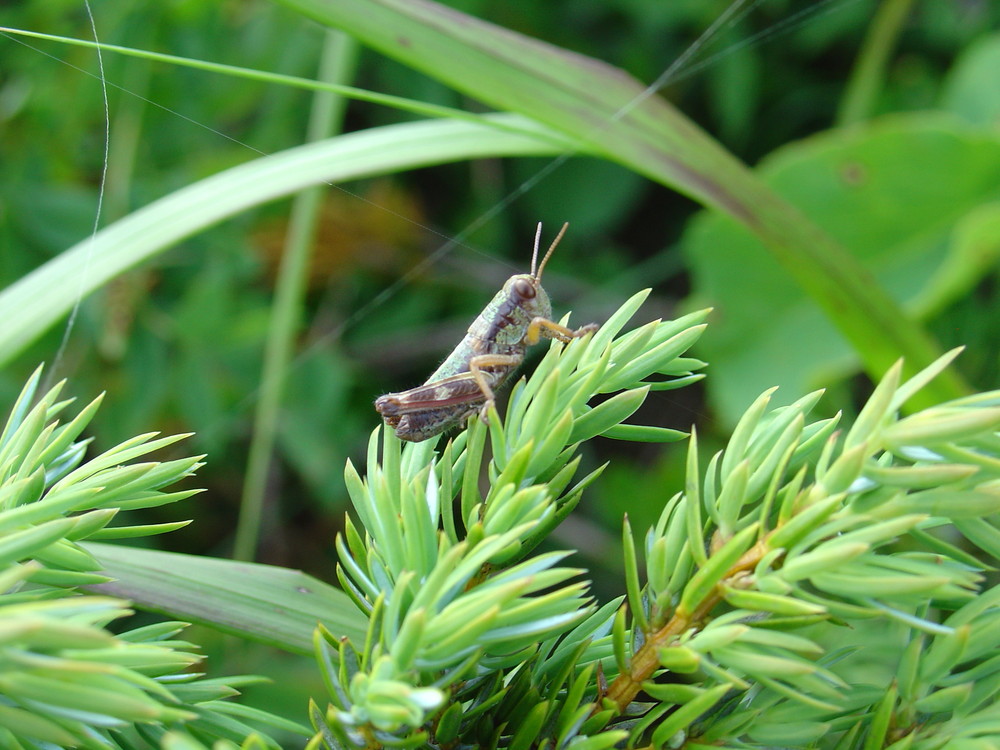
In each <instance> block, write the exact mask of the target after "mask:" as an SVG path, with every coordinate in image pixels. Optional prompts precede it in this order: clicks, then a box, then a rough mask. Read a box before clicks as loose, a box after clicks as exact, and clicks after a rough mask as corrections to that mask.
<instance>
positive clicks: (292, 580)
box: [84, 544, 367, 654]
mask: <svg viewBox="0 0 1000 750" xmlns="http://www.w3.org/2000/svg"><path fill="white" fill-rule="evenodd" d="M84 546H85V547H86V549H87V550H88V551H89V552H91V553H92V554H93V555H94V556H95V557H97V559H98V560H99V561H100V562H101V564H102V565H103V566H104V571H103V572H104V573H106V574H107V575H109V576H112V577H114V578H115V579H117V580H115V581H113V582H112V583H107V584H101V585H99V586H93V587H91V589H92V590H95V591H101V592H102V593H107V594H111V595H114V596H120V597H122V598H125V599H129V600H131V601H132V602H134V603H135V604H136V605H137V606H139V607H141V608H143V609H149V610H152V611H155V612H161V613H164V614H166V615H168V616H170V617H176V618H179V619H182V620H185V621H189V622H197V623H201V624H204V625H208V626H210V627H214V628H216V629H218V630H221V631H223V632H226V633H233V634H235V635H239V636H242V637H246V638H252V639H254V640H258V641H261V642H263V643H268V644H270V645H273V646H277V647H278V648H283V649H286V650H288V651H293V652H295V653H300V654H312V633H313V630H314V629H315V627H316V625H317V624H319V623H320V622H322V623H323V624H324V625H325V626H326V627H327V629H329V630H330V631H331V632H333V633H335V634H337V635H346V636H348V637H349V638H350V639H351V640H352V641H353V642H354V643H363V642H364V635H365V629H366V627H367V623H366V622H365V619H364V617H363V616H362V615H361V613H360V612H359V611H358V610H357V608H356V607H355V606H354V604H353V603H352V602H351V600H350V598H349V597H348V596H347V595H346V594H344V593H343V592H342V591H340V590H339V589H336V588H334V587H333V586H330V585H328V584H326V583H323V582H322V581H319V580H317V579H316V578H313V577H312V576H308V575H306V574H305V573H302V572H301V571H298V570H289V569H287V568H279V567H276V566H273V565H259V564H255V563H243V562H234V561H232V560H220V559H217V558H210V557H197V556H194V555H182V554H177V553H173V552H158V551H155V550H148V549H138V548H135V547H123V546H118V545H111V544H86V545H84Z"/></svg>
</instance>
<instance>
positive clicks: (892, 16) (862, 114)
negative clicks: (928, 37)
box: [837, 0, 913, 127]
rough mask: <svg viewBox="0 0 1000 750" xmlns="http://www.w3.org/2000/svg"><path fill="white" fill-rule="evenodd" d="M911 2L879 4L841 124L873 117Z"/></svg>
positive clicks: (844, 104)
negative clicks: (876, 99)
mask: <svg viewBox="0 0 1000 750" xmlns="http://www.w3.org/2000/svg"><path fill="white" fill-rule="evenodd" d="M912 4H913V0H885V1H884V2H883V3H881V4H880V5H879V7H878V11H877V12H876V14H875V19H874V20H873V21H872V23H871V26H869V27H868V34H867V35H866V36H865V41H864V43H863V44H862V45H861V52H860V53H859V54H858V59H857V62H856V63H855V65H854V70H852V71H851V78H850V80H849V81H848V82H847V90H846V91H845V93H844V98H843V100H841V103H840V111H839V112H838V113H837V125H838V126H840V127H844V126H845V125H853V124H855V123H858V122H863V121H865V120H868V119H870V118H871V116H872V113H873V110H874V108H875V98H876V97H877V96H878V93H879V90H880V89H881V88H882V84H883V83H884V82H885V67H886V64H887V63H888V61H889V55H890V54H891V53H892V50H893V49H894V48H895V46H896V40H897V39H898V38H899V33H900V31H902V28H903V22H904V21H905V20H906V16H907V14H908V13H909V11H910V6H911V5H912Z"/></svg>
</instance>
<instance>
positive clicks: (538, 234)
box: [531, 222, 542, 276]
mask: <svg viewBox="0 0 1000 750" xmlns="http://www.w3.org/2000/svg"><path fill="white" fill-rule="evenodd" d="M541 241H542V222H538V229H536V230H535V251H534V252H533V253H532V254H531V275H532V276H534V275H535V263H536V262H537V261H538V243H539V242H541Z"/></svg>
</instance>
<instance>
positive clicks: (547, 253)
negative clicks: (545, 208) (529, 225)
mask: <svg viewBox="0 0 1000 750" xmlns="http://www.w3.org/2000/svg"><path fill="white" fill-rule="evenodd" d="M568 228H569V222H568V221H567V222H566V223H565V224H563V225H562V229H560V230H559V234H557V235H556V238H555V239H554V240H552V244H551V245H549V249H548V250H546V251H545V257H544V258H542V265H540V266H539V267H538V273H533V274H532V275H533V276H534V277H535V281H540V280H541V278H542V271H543V270H544V269H545V264H546V263H548V262H549V257H550V256H551V255H552V251H553V250H555V249H556V245H558V244H559V240H561V239H562V238H563V235H564V234H566V230H567V229H568ZM538 231H539V232H541V231H542V225H541V224H539V225H538ZM535 251H536V252H537V251H538V240H537V239H536V240H535ZM531 265H532V268H534V265H535V262H534V259H532V262H531Z"/></svg>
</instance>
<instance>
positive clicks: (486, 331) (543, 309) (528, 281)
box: [469, 273, 552, 353]
mask: <svg viewBox="0 0 1000 750" xmlns="http://www.w3.org/2000/svg"><path fill="white" fill-rule="evenodd" d="M551 317H552V303H551V302H549V295H547V294H546V293H545V290H544V289H542V285H541V284H540V283H539V281H538V279H537V278H536V277H535V276H532V275H531V274H530V273H520V274H517V275H516V276H511V277H510V278H509V279H507V283H505V284H504V285H503V289H501V290H500V291H499V292H497V294H496V296H495V297H494V298H493V300H492V301H491V302H490V304H489V305H487V306H486V309H485V310H483V312H482V314H480V316H479V317H478V318H476V320H475V322H473V324H472V325H471V326H470V327H469V336H470V337H475V338H476V339H479V340H480V341H482V342H483V343H484V344H486V343H487V342H489V348H488V350H489V351H492V352H494V353H500V352H502V351H504V350H508V349H517V350H521V349H523V343H522V342H523V340H524V334H525V332H526V331H527V329H528V324H529V323H531V321H532V320H534V319H535V318H546V319H548V318H551ZM480 353H485V351H484V352H480Z"/></svg>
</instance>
